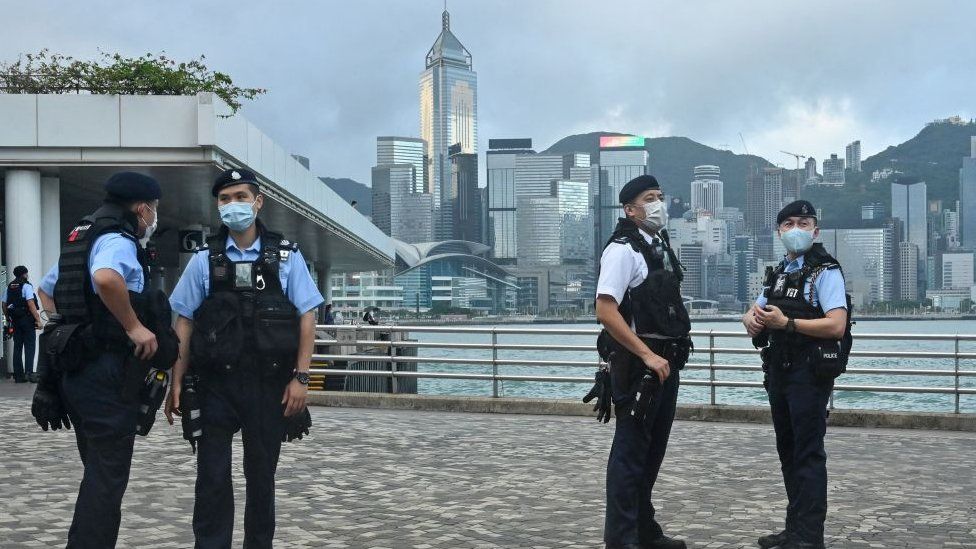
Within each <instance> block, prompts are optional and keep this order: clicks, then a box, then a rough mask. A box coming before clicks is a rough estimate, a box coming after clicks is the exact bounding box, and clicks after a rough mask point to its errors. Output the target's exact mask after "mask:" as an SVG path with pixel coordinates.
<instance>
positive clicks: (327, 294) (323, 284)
mask: <svg viewBox="0 0 976 549" xmlns="http://www.w3.org/2000/svg"><path fill="white" fill-rule="evenodd" d="M318 274H319V292H321V294H322V297H324V298H325V304H326V305H328V304H329V303H332V280H331V279H332V267H327V266H323V267H322V268H321V269H319V272H318Z"/></svg>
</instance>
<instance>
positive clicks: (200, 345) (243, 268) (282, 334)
mask: <svg viewBox="0 0 976 549" xmlns="http://www.w3.org/2000/svg"><path fill="white" fill-rule="evenodd" d="M257 224H258V234H259V236H260V238H261V251H260V256H259V257H258V259H256V260H255V261H236V262H235V261H231V260H230V258H229V257H228V256H227V236H228V232H227V228H226V227H224V228H221V230H220V231H219V232H218V233H217V235H216V236H214V237H212V238H210V239H208V240H207V243H206V244H205V245H204V246H203V248H202V249H206V250H208V264H209V270H210V293H209V294H208V295H207V297H206V298H205V299H204V301H203V303H202V304H201V305H200V307H199V308H198V309H197V310H196V311H195V312H194V316H193V334H192V336H191V338H190V357H191V364H192V366H193V367H194V368H195V369H196V368H199V369H200V370H202V371H206V370H222V371H233V370H236V369H239V368H243V369H253V370H255V371H258V372H261V373H265V374H276V373H281V374H286V373H289V372H291V370H292V369H293V368H294V367H295V361H296V358H297V355H298V341H299V331H300V326H301V324H300V320H299V315H298V309H297V308H296V307H295V306H294V305H293V304H292V303H291V301H289V299H288V296H287V295H285V292H284V289H283V288H282V286H281V279H280V277H279V270H280V267H281V264H282V263H284V262H288V261H292V260H293V259H292V255H293V254H294V253H295V252H296V251H298V244H297V243H294V242H289V241H288V240H286V239H284V238H283V237H282V236H281V235H280V234H278V233H274V232H271V231H268V230H267V229H266V228H265V227H264V225H263V224H262V223H261V222H260V221H257ZM300 267H301V268H304V267H305V265H301V266H300Z"/></svg>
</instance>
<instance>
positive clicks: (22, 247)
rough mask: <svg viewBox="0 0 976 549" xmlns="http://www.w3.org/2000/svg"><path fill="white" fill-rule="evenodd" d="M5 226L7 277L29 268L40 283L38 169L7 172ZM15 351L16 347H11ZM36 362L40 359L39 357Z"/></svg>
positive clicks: (9, 363)
mask: <svg viewBox="0 0 976 549" xmlns="http://www.w3.org/2000/svg"><path fill="white" fill-rule="evenodd" d="M5 185H6V187H5V189H6V197H7V204H6V209H5V217H4V227H5V229H6V233H7V234H6V237H7V239H6V242H7V249H6V250H5V251H6V256H5V257H4V262H5V264H6V265H7V278H6V280H4V285H6V283H7V282H9V281H10V279H11V278H13V270H14V267H16V266H17V265H23V266H25V267H27V271H28V272H29V273H30V278H31V281H32V282H34V283H37V282H40V280H41V278H42V277H43V276H44V266H43V264H44V258H43V254H42V247H41V238H42V236H41V235H42V226H41V215H42V214H41V172H39V171H37V170H7V176H6V183H5ZM8 349H12V346H10V347H8ZM5 354H6V355H7V371H8V372H13V363H12V358H13V357H12V353H10V352H7V353H5ZM35 360H36V357H35Z"/></svg>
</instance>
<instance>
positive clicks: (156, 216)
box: [139, 210, 159, 248]
mask: <svg viewBox="0 0 976 549" xmlns="http://www.w3.org/2000/svg"><path fill="white" fill-rule="evenodd" d="M152 213H153V222H152V224H149V223H146V233H145V234H144V235H142V238H140V239H139V245H141V246H142V247H143V248H145V247H146V244H147V243H149V239H150V238H152V235H153V233H155V232H156V227H158V226H159V214H158V213H157V212H156V210H152ZM143 222H144V223H145V222H146V220H145V219H144V220H143Z"/></svg>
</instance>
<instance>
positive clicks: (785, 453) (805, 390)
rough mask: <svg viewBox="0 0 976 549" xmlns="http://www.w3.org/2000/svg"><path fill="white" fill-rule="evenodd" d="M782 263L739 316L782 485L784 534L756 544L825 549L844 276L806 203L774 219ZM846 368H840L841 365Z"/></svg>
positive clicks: (844, 329)
mask: <svg viewBox="0 0 976 549" xmlns="http://www.w3.org/2000/svg"><path fill="white" fill-rule="evenodd" d="M776 223H777V225H778V227H777V232H778V234H779V237H780V239H781V240H782V242H783V246H784V247H785V248H786V252H787V253H786V257H785V258H784V259H783V261H782V262H781V263H780V264H779V266H777V267H776V268H775V269H773V268H770V269H768V270H767V273H766V278H765V281H764V283H763V285H764V288H763V291H762V294H760V296H759V297H758V298H757V299H756V303H755V305H754V306H753V307H752V308H751V309H749V311H748V312H746V314H745V315H744V316H743V318H742V323H743V324H744V325H745V327H746V330H747V331H748V332H749V335H751V336H753V337H754V339H753V342H754V343H756V344H757V346H763V345H765V343H766V340H767V339H768V344H769V347H767V348H765V349H764V350H763V351H762V355H763V369H764V370H765V371H766V375H765V385H766V391H767V393H768V395H769V405H770V410H771V412H772V417H773V427H774V428H775V431H776V450H777V452H778V453H779V459H780V463H781V465H782V471H783V481H784V483H785V485H786V495H787V499H788V505H787V508H786V528H785V530H783V531H782V532H780V533H778V534H771V535H767V536H763V537H761V538H759V546H760V547H764V548H770V547H780V548H789V549H793V548H800V547H803V548H818V547H823V546H824V520H825V519H826V517H827V454H826V452H825V451H824V435H825V433H826V431H827V403H828V400H829V399H830V393H831V390H832V389H833V382H834V381H833V380H834V378H835V377H836V376H837V375H839V374H840V373H841V371H843V366H842V365H841V364H840V363H839V360H841V358H842V357H841V356H839V355H842V352H841V351H840V349H839V341H840V340H841V339H842V338H844V337H845V334H847V335H848V336H849V331H848V307H849V303H848V301H847V297H846V294H845V291H844V276H843V273H842V272H841V269H840V265H839V264H838V262H837V260H836V259H834V258H833V257H831V256H830V254H828V253H827V251H826V250H825V249H824V247H823V245H822V244H820V243H816V244H815V243H814V239H816V237H817V236H818V234H819V231H820V230H819V229H818V228H817V218H816V210H814V208H813V205H812V204H810V203H809V202H807V201H806V200H798V201H796V202H792V203H790V204H788V205H786V207H784V208H783V209H782V210H781V211H780V212H779V215H777V216H776ZM845 365H846V362H845Z"/></svg>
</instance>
